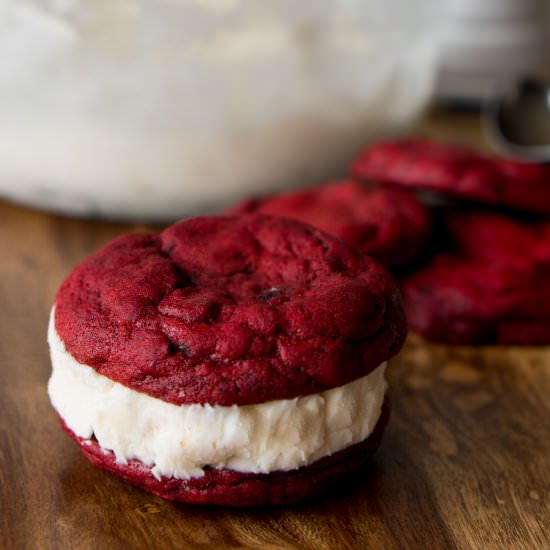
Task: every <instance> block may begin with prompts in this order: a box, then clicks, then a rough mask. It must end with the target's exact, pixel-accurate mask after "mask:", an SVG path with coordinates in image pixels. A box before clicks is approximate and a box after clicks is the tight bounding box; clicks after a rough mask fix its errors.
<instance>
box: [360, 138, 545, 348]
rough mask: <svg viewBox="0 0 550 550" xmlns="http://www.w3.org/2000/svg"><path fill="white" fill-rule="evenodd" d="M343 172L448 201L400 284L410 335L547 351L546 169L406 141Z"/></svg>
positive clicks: (386, 145)
mask: <svg viewBox="0 0 550 550" xmlns="http://www.w3.org/2000/svg"><path fill="white" fill-rule="evenodd" d="M350 171H351V174H352V175H353V176H355V177H357V178H358V179H361V180H364V181H378V182H379V183H381V184H383V185H386V186H389V187H396V188H398V189H404V188H407V189H412V190H415V191H417V190H424V191H430V192H436V193H437V194H438V195H439V196H444V197H446V198H447V201H446V203H445V205H444V206H440V207H439V208H438V209H435V211H434V212H435V213H436V217H437V222H436V223H434V227H435V229H434V232H435V236H436V237H437V238H433V239H432V245H431V250H429V251H428V253H427V254H425V256H424V258H423V261H420V262H419V263H418V266H417V269H416V270H414V271H413V272H412V273H410V274H409V275H407V276H405V277H404V278H403V279H402V281H401V283H402V290H403V296H404V303H405V309H406V313H407V318H408V322H409V327H410V328H411V329H412V330H415V331H417V332H419V333H421V334H422V335H424V336H426V337H427V338H429V339H432V340H435V341H438V342H443V343H447V344H465V345H475V344H519V345H521V344H532V345H537V344H548V343H550V218H549V217H550V166H548V165H540V164H526V163H521V162H517V161H514V160H510V159H500V158H493V157H489V156H485V155H482V154H480V153H477V152H474V151H472V150H469V149H466V148H462V147H451V146H445V145H443V144H439V143H435V142H431V141H427V140H423V139H405V140H402V141H393V142H383V143H378V144H375V145H373V146H372V147H369V148H368V149H366V150H365V151H364V152H363V153H362V154H360V155H359V157H358V158H357V159H356V160H355V161H354V162H353V163H352V164H351V168H350ZM449 198H452V199H453V200H451V201H449V200H448V199H449Z"/></svg>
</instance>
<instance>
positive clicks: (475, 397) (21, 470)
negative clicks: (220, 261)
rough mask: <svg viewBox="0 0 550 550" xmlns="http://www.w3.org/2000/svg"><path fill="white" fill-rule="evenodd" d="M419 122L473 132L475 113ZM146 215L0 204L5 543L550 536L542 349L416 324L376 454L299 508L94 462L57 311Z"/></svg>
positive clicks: (506, 541)
mask: <svg viewBox="0 0 550 550" xmlns="http://www.w3.org/2000/svg"><path fill="white" fill-rule="evenodd" d="M422 129H423V131H424V132H426V133H428V134H429V135H434V136H437V137H456V138H457V139H459V140H460V141H472V142H476V143H479V133H478V131H477V126H476V123H475V122H472V121H471V119H463V118H459V119H453V118H446V117H444V118H441V117H435V118H434V117H431V118H430V119H429V120H428V121H427V122H426V123H425V124H424V125H423V126H422ZM144 229H149V228H146V227H144V226H130V225H116V224H110V223H105V222H99V221H82V220H70V219H67V218H62V217H58V216H54V215H50V214H44V213H39V212H36V211H31V210H26V209H23V208H19V207H17V206H12V205H10V204H8V203H5V202H0V308H1V309H0V312H1V315H0V548H2V549H6V550H11V549H16V550H19V549H26V548H29V549H42V548H44V549H50V548H51V549H64V548H70V549H77V550H79V549H117V548H144V549H145V548H147V549H149V548H183V549H197V548H223V549H233V548H257V549H282V548H299V549H312V550H335V549H339V548H350V549H356V548H357V549H362V548H383V549H393V548H395V549H401V548H421V549H429V548H434V549H447V548H461V549H462V548H463V549H469V548H479V549H487V548H495V549H507V548H514V549H515V548H518V549H520V548H521V549H523V548H525V549H543V548H546V549H547V548H550V500H549V499H550V348H549V347H546V348H482V349H473V348H447V347H444V346H436V345H433V344H429V343H427V342H424V341H422V340H421V339H420V338H419V337H415V336H414V335H412V336H410V337H409V340H408V342H407V345H406V347H405V349H404V351H403V352H402V353H401V354H400V355H399V356H398V357H397V358H396V359H394V360H393V361H392V363H391V367H390V369H389V381H390V385H391V391H390V394H391V397H392V400H393V414H392V418H391V421H390V425H389V427H388V429H387V432H386V435H385V438H384V441H383V445H382V447H381V449H380V451H379V453H378V454H377V455H376V457H375V459H374V461H373V463H372V467H371V468H370V470H369V469H365V470H364V471H363V472H362V473H361V475H360V476H358V477H356V479H355V480H354V482H353V483H352V484H348V485H346V486H343V487H342V488H340V489H339V490H338V492H336V493H334V494H329V495H325V496H324V497H323V498H319V499H316V500H315V501H314V502H309V503H306V504H303V505H301V506H295V507H291V508H280V509H257V510H230V509H215V508H204V507H189V506H184V505H177V504H171V503H168V502H164V501H162V500H161V499H159V498H156V497H153V496H150V495H148V494H146V493H144V492H142V491H140V490H139V489H136V488H134V487H132V486H130V485H127V484H125V483H123V482H122V481H119V480H118V479H116V478H114V477H112V476H110V475H108V474H106V473H103V472H101V471H98V470H96V469H94V468H93V467H92V466H90V465H89V464H88V463H87V462H86V460H85V459H84V458H83V457H82V456H81V454H80V451H79V450H78V448H77V447H76V445H75V444H73V443H72V442H71V441H70V440H69V439H68V438H67V437H66V436H65V434H64V433H63V432H62V430H61V428H60V426H59V424H58V422H57V419H56V417H55V415H54V413H53V411H52V409H51V407H50V405H49V402H48V398H47V395H46V382H47V379H48V376H49V372H50V364H49V358H48V350H47V346H46V325H47V320H48V313H49V309H50V306H51V303H52V300H53V297H54V294H55V292H56V289H57V287H58V285H59V284H60V282H61V281H62V279H63V278H64V276H65V275H66V274H67V273H68V272H69V270H70V269H71V268H72V267H73V266H74V265H75V263H76V262H78V261H79V260H81V259H83V258H84V257H86V256H87V255H88V254H90V253H91V252H92V251H94V250H95V249H96V248H98V247H99V246H100V245H102V244H103V243H105V242H106V241H108V240H109V239H111V238H113V237H115V236H116V235H119V234H121V233H125V232H128V231H139V230H144ZM542 298H543V297H541V299H542ZM545 299H550V298H549V297H545Z"/></svg>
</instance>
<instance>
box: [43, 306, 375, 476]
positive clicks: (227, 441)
mask: <svg viewBox="0 0 550 550" xmlns="http://www.w3.org/2000/svg"><path fill="white" fill-rule="evenodd" d="M48 341H49V345H50V354H51V360H52V366H53V372H52V375H51V378H50V381H49V383H48V393H49V396H50V400H51V402H52V405H53V407H54V408H55V410H56V411H57V413H58V414H59V416H60V417H61V418H62V419H63V420H64V422H65V424H66V425H67V426H68V428H69V429H70V430H71V431H72V432H74V433H75V434H76V435H77V436H79V437H81V438H84V439H90V438H92V436H94V437H95V438H96V440H97V441H98V443H99V445H100V446H101V447H102V449H104V450H106V451H112V452H113V453H114V454H115V456H116V460H117V462H121V463H125V462H126V461H128V460H131V459H138V460H140V461H141V462H143V463H144V464H147V465H148V466H150V467H151V468H152V473H153V475H154V476H155V477H157V478H158V479H160V478H161V477H162V476H167V477H176V478H181V479H186V478H190V477H200V476H201V475H203V473H204V470H203V468H204V467H205V466H212V467H214V468H225V469H229V470H236V471H239V472H254V473H268V472H272V471H275V470H292V469H296V468H299V467H300V466H305V465H308V464H311V463H313V462H315V461H316V460H318V459H320V458H322V457H324V456H328V455H331V454H333V453H336V452H338V451H340V450H342V449H345V448H346V447H349V446H350V445H353V444H355V443H359V442H361V441H363V440H365V439H366V438H367V437H368V436H369V435H370V434H371V433H372V431H373V429H374V427H375V426H376V423H377V421H378V419H379V417H380V414H381V409H382V402H383V400H384V394H385V391H386V381H385V378H384V372H385V368H386V364H385V363H383V364H382V365H380V366H379V367H378V368H377V369H375V370H374V371H372V372H370V373H369V374H368V375H367V376H364V377H362V378H359V379H358V380H355V381H353V382H351V383H349V384H345V385H343V386H340V387H338V388H333V389H331V390H328V391H325V392H321V393H317V394H313V395H307V396H303V397H297V398H294V399H279V400H274V401H269V402H266V403H261V404H255V405H244V406H237V405H232V406H219V405H208V404H205V405H201V404H191V405H174V404H172V403H167V402H165V401H162V400H160V399H156V398H154V397H151V396H148V395H146V394H144V393H141V392H138V391H135V390H132V389H129V388H127V387H126V386H123V385H122V384H119V383H117V382H114V381H112V380H110V379H109V378H107V377H105V376H102V375H101V374H98V373H97V372H96V371H95V370H94V369H93V368H92V367H90V366H88V365H84V364H82V363H79V362H78V361H76V359H75V358H74V357H72V356H71V354H70V353H69V352H68V351H67V350H66V348H65V345H64V344H63V342H62V341H61V339H60V337H59V335H58V333H57V331H56V329H55V326H54V321H53V315H52V318H51V320H50V326H49V330H48Z"/></svg>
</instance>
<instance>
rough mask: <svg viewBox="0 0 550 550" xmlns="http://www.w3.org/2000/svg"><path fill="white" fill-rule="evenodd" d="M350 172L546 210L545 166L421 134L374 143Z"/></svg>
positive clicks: (548, 173)
mask: <svg viewBox="0 0 550 550" xmlns="http://www.w3.org/2000/svg"><path fill="white" fill-rule="evenodd" d="M350 173H351V175H352V176H354V177H356V178H359V179H362V180H368V181H376V182H380V183H385V184H391V185H395V186H400V187H406V188H408V189H426V190H429V191H437V192H440V193H443V194H446V195H451V196H454V197H459V198H464V199H470V200H474V201H479V202H482V203H487V204H494V205H501V206H506V207H509V208H514V209H518V210H525V211H528V212H538V213H542V214H550V166H549V165H545V164H527V163H523V162H519V161H515V160H512V159H506V158H497V157H489V156H487V155H483V154H481V153H478V152H475V151H473V150H471V149H467V148H465V147H457V146H449V145H444V144H441V143H437V142H434V141H430V140H426V139H421V138H408V139H402V140H396V141H383V142H379V143H375V144H373V145H372V146H370V147H368V148H367V149H365V150H364V151H363V152H362V153H361V154H360V155H359V156H358V157H357V158H356V159H355V160H354V161H353V162H352V164H351V166H350Z"/></svg>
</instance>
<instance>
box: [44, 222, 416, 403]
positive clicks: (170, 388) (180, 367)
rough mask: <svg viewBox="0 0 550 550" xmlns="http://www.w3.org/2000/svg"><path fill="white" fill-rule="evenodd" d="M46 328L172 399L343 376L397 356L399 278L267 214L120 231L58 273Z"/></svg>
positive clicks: (117, 374) (276, 391) (208, 398)
mask: <svg viewBox="0 0 550 550" xmlns="http://www.w3.org/2000/svg"><path fill="white" fill-rule="evenodd" d="M55 326H56V329H57V331H58V333H59V335H60V337H61V339H62V341H63V342H64V343H65V346H66V348H67V350H68V352H69V353H70V354H71V355H73V356H74V357H75V358H76V359H77V360H78V361H79V362H81V363H84V364H87V365H90V366H92V367H93V368H94V369H95V370H96V371H98V372H99V373H100V374H103V375H105V376H107V377H109V378H111V379H113V380H115V381H118V382H121V383H123V384H125V385H126V386H128V387H130V388H132V389H134V390H137V391H141V392H144V393H147V394H149V395H152V396H154V397H158V398H160V399H162V400H164V401H167V402H170V403H174V404H176V405H181V404H188V403H210V404H218V405H232V404H238V405H244V404H250V403H258V402H264V401H267V400H271V399H285V398H293V397H296V396H298V395H306V394H311V393H317V392H320V391H323V390H325V389H327V388H331V387H335V386H339V385H342V384H345V383H347V382H350V381H352V380H354V379H356V378H359V377H361V376H364V375H365V374H367V373H368V372H370V371H371V370H373V369H374V368H376V367H377V366H378V365H380V363H382V362H383V361H385V360H386V359H388V358H389V357H390V356H392V355H393V354H395V353H396V352H397V351H398V350H399V348H400V347H401V345H402V343H403V339H404V336H405V331H406V328H405V321H404V316H403V312H402V308H401V303H400V298H399V292H398V290H397V288H396V285H395V284H394V282H393V280H392V278H391V276H389V275H388V274H387V273H386V271H385V270H384V269H383V268H382V267H381V266H379V265H378V264H377V263H376V262H375V261H374V260H372V259H370V258H369V257H367V256H364V255H361V254H359V253H357V252H355V251H354V250H352V249H351V248H350V247H348V246H347V245H345V244H344V243H343V242H341V241H340V240H339V239H336V238H334V237H332V236H330V235H328V234H326V233H323V232H322V231H318V230H316V229H314V228H312V227H309V226H305V225H303V224H301V223H299V222H295V221H291V220H287V219H282V218H275V217H270V216H262V215H251V216H242V217H203V218H195V219H191V220H185V221H182V222H179V223H177V224H175V225H173V226H171V227H169V228H168V229H166V230H165V231H163V232H162V233H161V234H160V235H156V234H139V235H128V236H123V237H120V238H118V239H116V240H115V241H113V242H111V243H110V244H107V245H106V246H105V247H103V248H102V249H101V250H99V251H98V252H97V253H95V254H94V255H93V256H91V257H90V258H89V259H87V260H85V261H84V262H82V263H81V264H80V265H79V266H77V268H76V269H75V270H74V271H73V272H72V273H71V274H70V275H69V277H68V278H67V279H66V280H65V281H64V283H63V285H62V286H61V288H60V290H59V292H58V294H57V297H56V301H55Z"/></svg>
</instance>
